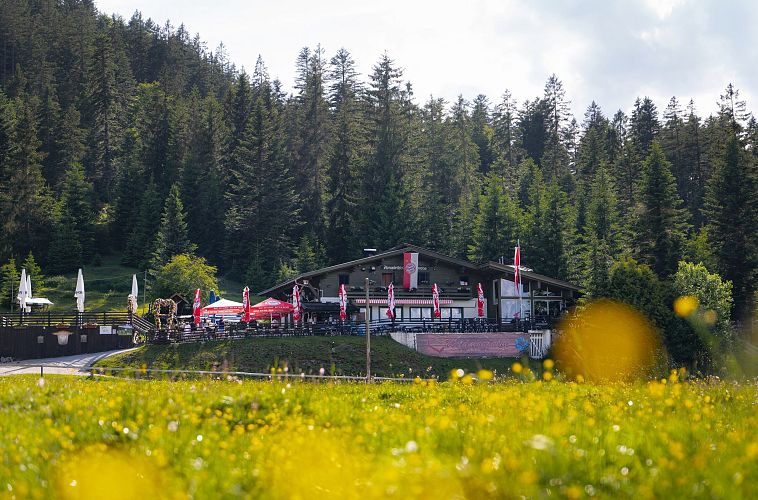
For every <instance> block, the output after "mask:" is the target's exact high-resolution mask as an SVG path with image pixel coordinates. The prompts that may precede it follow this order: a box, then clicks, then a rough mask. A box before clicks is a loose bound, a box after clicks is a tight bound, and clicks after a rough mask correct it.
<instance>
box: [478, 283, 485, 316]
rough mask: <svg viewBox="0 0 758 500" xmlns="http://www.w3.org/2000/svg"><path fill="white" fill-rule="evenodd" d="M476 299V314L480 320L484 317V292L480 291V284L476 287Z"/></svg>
mask: <svg viewBox="0 0 758 500" xmlns="http://www.w3.org/2000/svg"><path fill="white" fill-rule="evenodd" d="M476 291H477V297H476V313H477V314H478V315H479V317H480V318H483V317H484V291H483V290H482V284H481V283H477V285H476Z"/></svg>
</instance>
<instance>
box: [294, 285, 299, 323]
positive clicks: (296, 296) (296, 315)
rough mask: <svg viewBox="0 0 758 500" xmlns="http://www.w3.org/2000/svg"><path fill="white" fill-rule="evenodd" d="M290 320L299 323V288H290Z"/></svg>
mask: <svg viewBox="0 0 758 500" xmlns="http://www.w3.org/2000/svg"><path fill="white" fill-rule="evenodd" d="M292 309H293V311H292V319H293V320H294V321H300V287H298V286H297V285H295V286H294V287H292Z"/></svg>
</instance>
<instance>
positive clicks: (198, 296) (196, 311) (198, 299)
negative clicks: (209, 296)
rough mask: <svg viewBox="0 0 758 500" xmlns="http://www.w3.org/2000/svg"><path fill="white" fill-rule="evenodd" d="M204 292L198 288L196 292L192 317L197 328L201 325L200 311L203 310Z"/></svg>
mask: <svg viewBox="0 0 758 500" xmlns="http://www.w3.org/2000/svg"><path fill="white" fill-rule="evenodd" d="M201 299H202V292H201V291H200V289H199V288H198V289H197V290H195V301H194V302H193V303H192V316H194V320H195V326H197V325H199V324H200V309H202V303H201Z"/></svg>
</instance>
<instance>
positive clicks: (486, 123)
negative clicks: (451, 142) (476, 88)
mask: <svg viewBox="0 0 758 500" xmlns="http://www.w3.org/2000/svg"><path fill="white" fill-rule="evenodd" d="M473 104H474V106H473V109H472V111H471V126H472V128H471V139H472V140H473V141H474V144H476V147H477V149H478V150H479V172H480V173H481V174H483V175H484V174H486V173H487V172H489V171H490V165H492V162H493V161H494V160H495V158H494V155H495V153H494V151H493V149H492V141H493V136H494V130H493V128H492V124H491V120H490V104H489V100H488V99H487V96H485V95H484V94H479V95H478V96H476V99H474V103H473Z"/></svg>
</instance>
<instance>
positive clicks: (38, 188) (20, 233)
mask: <svg viewBox="0 0 758 500" xmlns="http://www.w3.org/2000/svg"><path fill="white" fill-rule="evenodd" d="M39 148H40V141H39V139H38V137H37V122H36V118H35V116H34V112H33V110H32V107H31V105H30V104H28V103H26V102H24V101H23V100H22V99H21V98H16V99H15V100H14V101H13V102H11V101H8V100H7V99H6V98H5V96H4V95H3V94H2V93H0V221H1V222H0V227H2V231H0V253H2V254H4V255H6V256H9V255H11V254H12V253H14V252H23V253H26V252H28V251H29V250H31V249H36V248H42V247H44V245H45V244H46V243H47V242H48V241H49V234H48V231H46V230H45V228H47V227H49V225H50V222H51V217H52V213H53V211H52V201H51V199H50V197H49V195H48V192H47V189H46V188H45V181H44V178H43V176H42V164H41V162H42V159H43V154H42V153H41V152H40V150H39Z"/></svg>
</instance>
